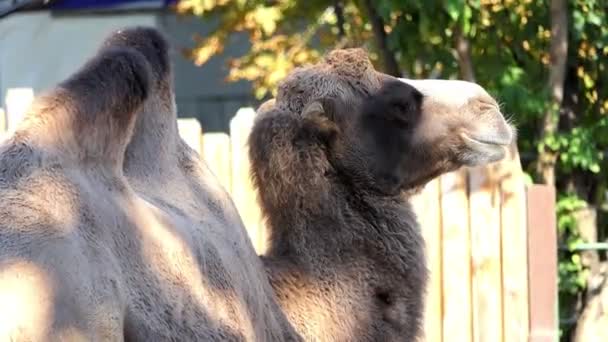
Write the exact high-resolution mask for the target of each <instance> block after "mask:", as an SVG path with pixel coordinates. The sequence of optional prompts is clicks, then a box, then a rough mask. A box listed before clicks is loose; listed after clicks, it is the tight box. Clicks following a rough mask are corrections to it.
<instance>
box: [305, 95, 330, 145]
mask: <svg viewBox="0 0 608 342" xmlns="http://www.w3.org/2000/svg"><path fill="white" fill-rule="evenodd" d="M334 111H335V105H334V104H333V101H332V100H330V99H320V100H315V101H313V102H311V103H309V104H308V105H306V107H304V109H303V110H302V119H303V120H304V125H305V127H306V128H308V129H311V130H312V131H313V132H314V133H315V134H316V136H317V137H318V138H320V139H321V140H322V141H324V142H327V143H329V142H331V141H333V139H334V138H335V137H336V135H337V134H338V132H339V129H338V125H337V124H336V122H335V120H334V119H335V115H334V114H335V113H334Z"/></svg>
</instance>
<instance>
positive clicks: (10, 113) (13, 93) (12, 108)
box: [5, 88, 34, 132]
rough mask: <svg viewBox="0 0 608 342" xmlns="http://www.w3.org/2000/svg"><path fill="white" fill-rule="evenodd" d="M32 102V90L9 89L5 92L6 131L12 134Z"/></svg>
mask: <svg viewBox="0 0 608 342" xmlns="http://www.w3.org/2000/svg"><path fill="white" fill-rule="evenodd" d="M33 100H34V90H33V89H32V88H9V89H8V90H7V91H6V99H5V103H6V125H7V131H8V132H13V131H14V130H15V129H16V128H17V125H18V124H19V122H21V120H22V119H23V117H24V115H25V113H26V112H27V110H28V108H29V107H30V105H31V104H32V101H33Z"/></svg>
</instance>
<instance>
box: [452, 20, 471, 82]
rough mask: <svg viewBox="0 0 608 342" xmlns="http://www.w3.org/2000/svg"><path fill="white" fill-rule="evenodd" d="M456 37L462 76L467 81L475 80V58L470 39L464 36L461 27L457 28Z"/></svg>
mask: <svg viewBox="0 0 608 342" xmlns="http://www.w3.org/2000/svg"><path fill="white" fill-rule="evenodd" d="M454 39H455V45H456V52H457V53H458V66H459V67H460V76H461V77H462V78H463V79H464V80H465V81H469V82H475V69H474V68H473V60H472V59H471V44H470V42H469V39H468V38H467V37H465V36H464V34H463V33H462V30H461V29H460V27H457V28H456V30H455V32H454Z"/></svg>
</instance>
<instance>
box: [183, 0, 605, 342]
mask: <svg viewBox="0 0 608 342" xmlns="http://www.w3.org/2000/svg"><path fill="white" fill-rule="evenodd" d="M177 11H178V13H181V14H184V15H198V16H201V17H203V18H210V17H214V18H215V19H217V20H218V25H217V28H216V30H215V31H214V32H213V33H212V34H211V35H210V36H208V37H205V38H199V39H198V40H197V41H196V42H195V46H193V47H192V49H189V50H188V56H189V57H190V58H192V60H193V61H194V62H195V63H197V64H202V63H204V62H205V61H206V60H207V59H208V58H209V57H210V56H212V55H214V54H216V53H218V52H220V51H221V49H222V47H223V45H224V42H225V40H226V39H227V38H228V37H229V36H230V34H232V33H234V32H241V33H245V34H248V35H249V38H250V41H251V49H250V50H249V51H248V52H247V53H246V54H244V55H243V56H238V57H236V58H234V59H232V60H230V61H229V63H230V74H229V80H231V81H237V80H249V81H252V82H253V86H254V88H255V89H256V96H258V97H260V98H261V97H264V96H267V95H271V94H274V92H275V90H276V85H277V82H278V81H279V80H281V79H282V78H283V77H284V76H285V75H286V74H287V73H288V72H289V71H291V70H292V69H293V68H295V67H297V66H300V65H303V64H306V63H314V62H316V61H318V60H319V58H321V56H322V55H323V54H324V53H325V52H326V51H327V50H329V49H333V48H337V47H349V46H362V47H364V48H366V49H367V50H368V51H370V57H371V59H372V62H373V63H374V64H375V66H376V67H377V68H378V69H380V70H383V71H384V72H386V73H389V74H393V75H403V76H407V77H412V78H435V77H441V78H447V79H450V78H461V79H466V80H471V81H475V82H478V83H480V84H481V85H483V86H484V87H485V88H486V89H488V90H489V91H490V92H491V93H492V94H494V95H495V96H496V97H497V98H499V99H500V101H501V102H502V104H503V105H502V107H503V108H502V109H503V111H504V112H505V113H512V118H511V119H512V120H513V121H515V123H516V125H517V127H518V145H519V150H520V155H522V164H523V166H524V168H525V170H526V171H527V172H528V174H529V175H530V178H533V179H535V180H536V181H539V182H543V183H547V184H554V185H555V186H556V188H557V190H558V193H559V196H558V203H557V207H558V212H557V215H558V222H559V225H558V229H559V239H560V240H559V242H560V244H561V245H562V247H563V250H561V251H560V254H559V255H560V269H559V273H560V311H561V316H562V317H563V318H565V319H566V320H565V321H568V318H570V317H575V318H576V317H578V315H579V313H580V310H579V309H578V308H579V307H582V308H584V307H585V305H586V302H587V301H588V300H587V299H585V298H590V296H588V295H587V293H586V292H585V289H586V286H587V280H588V279H589V278H588V276H587V274H586V273H585V271H586V265H584V264H583V261H582V258H581V253H580V252H579V251H578V249H577V248H576V247H577V246H578V245H579V244H580V243H581V242H582V241H584V240H585V234H582V233H581V231H584V230H585V227H583V226H582V221H581V220H580V219H578V217H579V216H580V215H578V212H580V210H581V209H585V210H592V211H593V210H597V208H601V205H602V204H603V203H604V202H606V199H605V193H606V191H607V190H608V188H607V185H608V161H607V160H606V158H604V155H605V151H607V150H608V88H607V84H608V70H607V68H608V25H606V23H607V22H608V15H607V13H608V1H606V0H569V1H566V0H521V1H517V0H443V1H436V0H432V1H413V0H375V1H369V0H350V1H349V0H308V1H296V0H274V1H271V0H264V1H263V0H248V1H246V0H232V1H231V0H182V1H180V2H179V3H178V6H177ZM605 216H606V215H605V213H604V212H603V211H599V212H598V224H597V226H598V227H605V226H606V223H605V222H606V219H605ZM581 228H583V229H582V230H581ZM587 228H588V227H587ZM592 228H593V229H597V228H596V227H595V224H594V227H592ZM597 235H598V236H599V237H600V238H604V237H606V236H608V232H606V231H605V230H601V229H599V230H597ZM605 283H606V284H608V281H606V282H605ZM605 292H608V291H605ZM586 316H589V317H593V315H586ZM574 321H575V320H574ZM563 329H564V331H563V332H564V333H563V336H564V339H567V338H569V336H570V334H571V331H572V330H573V326H571V325H568V324H566V325H564V326H563Z"/></svg>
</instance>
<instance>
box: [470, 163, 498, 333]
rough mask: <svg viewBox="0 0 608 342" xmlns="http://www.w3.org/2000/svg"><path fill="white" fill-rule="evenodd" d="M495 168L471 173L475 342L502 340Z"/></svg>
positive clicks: (485, 168) (473, 170)
mask: <svg viewBox="0 0 608 342" xmlns="http://www.w3.org/2000/svg"><path fill="white" fill-rule="evenodd" d="M493 166H495V165H488V166H483V167H475V168H471V169H469V191H470V197H469V217H470V226H471V261H472V270H471V275H472V293H473V294H472V301H473V304H472V308H473V341H475V342H486V341H492V342H500V341H502V340H503V332H502V322H503V309H502V273H501V266H502V265H501V254H500V248H501V244H500V243H501V234H500V233H501V232H500V193H499V191H498V190H499V189H498V186H497V183H498V181H497V180H496V179H495V178H496V173H495V172H492V170H493Z"/></svg>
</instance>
